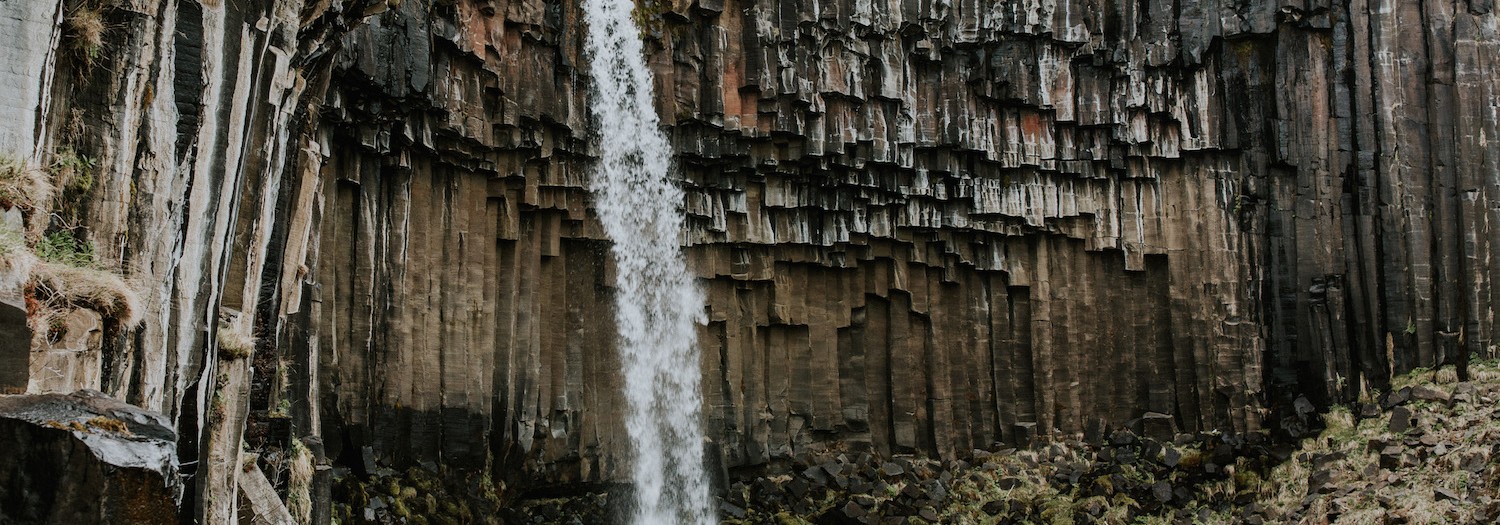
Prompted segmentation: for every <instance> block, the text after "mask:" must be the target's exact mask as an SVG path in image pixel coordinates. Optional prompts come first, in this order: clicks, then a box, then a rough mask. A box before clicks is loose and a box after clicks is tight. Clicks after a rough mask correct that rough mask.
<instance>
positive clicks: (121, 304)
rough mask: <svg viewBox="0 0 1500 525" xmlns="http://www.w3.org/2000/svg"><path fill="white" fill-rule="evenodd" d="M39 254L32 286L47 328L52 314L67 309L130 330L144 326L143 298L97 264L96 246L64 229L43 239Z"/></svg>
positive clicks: (38, 246)
mask: <svg viewBox="0 0 1500 525" xmlns="http://www.w3.org/2000/svg"><path fill="white" fill-rule="evenodd" d="M35 251H36V257H37V258H38V259H39V261H38V262H37V263H36V264H35V265H34V266H33V267H32V269H31V284H32V289H33V290H34V292H35V294H36V297H37V300H38V301H40V302H41V303H42V304H43V310H45V312H43V313H42V314H41V315H40V317H42V319H39V320H38V321H39V322H41V323H42V325H43V326H46V324H47V323H49V322H50V321H51V319H50V317H51V315H49V314H56V313H58V312H62V311H64V310H66V308H65V306H73V307H82V308H89V309H91V310H94V311H96V312H99V314H100V315H102V316H104V317H107V318H110V319H114V320H115V321H117V322H119V323H120V325H121V326H122V327H124V328H125V329H127V330H128V329H131V328H134V327H135V326H136V325H137V324H140V321H141V312H142V307H141V298H140V295H139V294H137V293H136V292H135V289H133V288H131V287H130V285H128V284H126V283H125V280H124V279H123V278H121V277H120V276H119V275H118V274H115V273H114V272H111V271H108V270H106V269H104V268H102V267H101V266H100V265H99V264H98V262H97V261H95V259H94V250H93V246H92V245H89V244H88V243H86V242H82V241H79V240H77V239H76V238H74V237H73V234H72V233H71V232H68V231H67V230H60V231H57V232H54V233H52V234H49V235H47V236H46V237H43V238H42V240H41V241H40V242H38V243H37V245H36V247H35Z"/></svg>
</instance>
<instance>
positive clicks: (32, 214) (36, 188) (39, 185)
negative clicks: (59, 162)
mask: <svg viewBox="0 0 1500 525" xmlns="http://www.w3.org/2000/svg"><path fill="white" fill-rule="evenodd" d="M56 192H57V190H56V188H55V187H53V185H52V181H51V178H50V177H48V174H47V172H46V170H39V169H35V168H32V167H29V166H27V165H26V164H25V163H24V162H21V161H19V160H15V159H12V158H10V157H8V156H4V155H0V207H5V208H18V209H20V210H21V212H22V213H23V214H24V215H25V218H26V219H27V220H26V222H27V224H28V225H29V227H28V228H27V229H26V230H27V231H26V232H25V233H26V238H27V240H28V241H33V242H34V241H36V240H37V239H38V238H40V237H41V234H42V229H43V228H46V226H47V221H46V220H41V218H45V217H47V215H48V213H50V212H51V209H52V200H53V196H54V195H55V194H56Z"/></svg>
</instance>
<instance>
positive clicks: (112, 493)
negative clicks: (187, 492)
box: [0, 391, 183, 525]
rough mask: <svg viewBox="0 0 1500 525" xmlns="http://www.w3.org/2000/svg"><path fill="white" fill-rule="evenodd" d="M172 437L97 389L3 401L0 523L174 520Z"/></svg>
mask: <svg viewBox="0 0 1500 525" xmlns="http://www.w3.org/2000/svg"><path fill="white" fill-rule="evenodd" d="M176 438H177V436H176V434H175V433H174V432H173V431H172V429H171V427H170V426H169V425H168V424H167V421H166V419H165V418H164V417H163V416H161V415H160V414H156V413H153V412H148V411H145V410H142V409H140V408H138V407H134V406H131V405H127V404H125V403H121V402H119V401H116V400H113V399H110V398H108V397H105V396H104V395H102V394H100V393H98V392H94V391H80V392H76V393H73V394H68V395H63V394H42V395H17V396H0V446H3V448H4V450H3V453H0V523H6V524H12V523H14V524H43V523H45V524H58V525H62V524H75V523H119V524H127V523H131V524H133V523H141V524H163V525H166V524H176V523H178V517H177V516H178V508H177V505H178V503H179V501H180V498H181V496H182V490H183V486H182V484H181V481H180V480H179V479H178V477H177V472H178V470H177V456H176V449H177V445H176Z"/></svg>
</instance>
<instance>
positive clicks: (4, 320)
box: [0, 298, 31, 394]
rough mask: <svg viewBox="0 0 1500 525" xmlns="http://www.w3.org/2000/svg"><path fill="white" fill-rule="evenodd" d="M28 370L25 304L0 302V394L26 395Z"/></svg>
mask: <svg viewBox="0 0 1500 525" xmlns="http://www.w3.org/2000/svg"><path fill="white" fill-rule="evenodd" d="M30 370H31V325H30V324H28V323H27V320H26V304H25V302H24V301H22V300H20V299H19V298H16V299H9V298H0V394H19V393H22V392H25V391H26V383H27V382H28V381H29V379H30Z"/></svg>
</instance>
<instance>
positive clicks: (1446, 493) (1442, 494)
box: [1432, 487, 1460, 501]
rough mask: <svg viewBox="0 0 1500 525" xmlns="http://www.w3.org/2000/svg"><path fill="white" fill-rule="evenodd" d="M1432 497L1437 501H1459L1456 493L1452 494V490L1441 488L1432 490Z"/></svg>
mask: <svg viewBox="0 0 1500 525" xmlns="http://www.w3.org/2000/svg"><path fill="white" fill-rule="evenodd" d="M1432 497H1434V498H1437V500H1438V501H1444V500H1451V501H1459V499H1460V498H1459V497H1458V494H1457V493H1455V492H1453V491H1452V490H1449V489H1446V488H1443V487H1438V488H1435V489H1433V490H1432Z"/></svg>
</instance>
